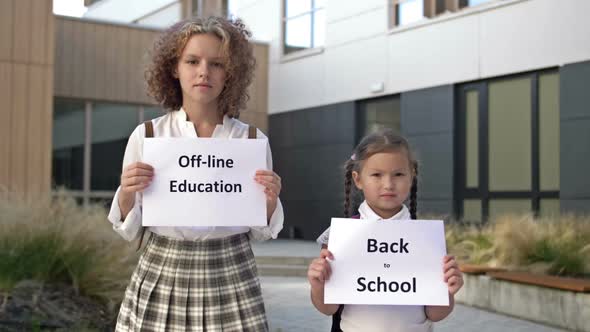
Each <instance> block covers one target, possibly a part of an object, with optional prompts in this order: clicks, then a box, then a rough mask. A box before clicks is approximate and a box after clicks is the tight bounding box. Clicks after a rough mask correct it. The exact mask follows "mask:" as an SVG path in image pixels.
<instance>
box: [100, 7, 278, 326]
mask: <svg viewBox="0 0 590 332" xmlns="http://www.w3.org/2000/svg"><path fill="white" fill-rule="evenodd" d="M250 36H251V35H250V32H249V31H248V30H247V29H246V27H245V26H244V24H243V23H242V22H241V21H240V20H239V19H235V20H228V19H225V18H220V17H210V18H206V19H201V18H194V19H190V20H184V21H181V22H179V23H177V24H174V25H173V26H171V27H170V28H169V29H167V30H166V31H164V33H163V34H162V35H161V36H160V38H159V39H158V40H157V41H156V43H155V45H154V49H153V55H152V62H151V64H150V66H149V67H148V69H147V70H146V79H147V83H148V92H149V93H150V95H152V96H153V97H154V98H155V99H156V101H158V102H159V103H160V104H161V105H162V106H163V107H164V108H165V109H166V110H167V111H168V112H167V114H165V115H163V116H161V117H159V118H156V119H154V120H152V121H148V122H146V123H144V124H143V125H140V126H138V127H137V128H136V129H135V131H134V132H133V133H132V134H131V136H130V138H129V142H128V144H127V148H126V150H125V156H124V159H123V172H122V175H121V185H120V187H119V189H118V190H117V193H116V194H115V197H114V199H113V203H112V207H111V211H110V213H109V217H108V218H109V220H110V221H111V223H112V224H113V228H114V230H115V231H116V232H117V233H119V234H120V235H121V236H122V237H124V238H125V239H126V240H128V241H133V240H135V239H137V238H141V239H140V245H141V240H142V239H143V232H144V230H145V229H144V228H143V227H142V226H141V219H142V209H141V205H142V195H141V192H142V191H143V190H145V189H146V188H147V187H148V186H149V185H150V183H151V180H152V178H153V176H154V169H153V168H152V167H151V166H150V165H148V164H145V163H143V162H142V151H143V141H144V137H154V136H155V137H195V138H199V137H216V138H258V139H266V137H265V136H264V134H263V133H262V132H261V131H259V130H257V129H256V128H254V127H251V126H248V125H246V124H244V123H242V122H240V121H239V120H237V117H238V116H239V112H240V109H243V108H244V107H245V106H246V101H247V100H248V93H247V87H248V85H249V84H250V83H251V82H252V75H253V71H254V66H255V60H254V56H253V52H252V46H251V45H250V44H249V42H248V39H249V37H250ZM267 168H268V170H259V171H257V172H256V174H255V175H253V176H254V178H255V180H256V181H257V182H258V183H260V184H262V185H263V186H264V187H265V194H266V207H267V221H268V225H267V226H265V227H213V226H212V227H149V228H147V230H148V232H149V233H150V234H151V235H150V237H149V240H148V241H147V245H146V248H145V249H144V251H143V252H142V255H141V257H140V260H139V263H138V266H137V267H136V269H135V271H134V273H133V275H132V277H131V281H130V283H129V285H128V287H127V290H126V292H125V297H124V300H123V303H122V304H121V308H120V311H119V316H118V318H117V327H116V331H267V330H268V324H267V321H266V314H265V309H264V303H263V301H262V295H261V290H260V283H259V280H258V275H257V270H256V264H255V261H254V256H253V254H252V250H251V247H250V240H251V239H252V240H266V239H270V238H276V237H277V235H278V233H279V231H280V230H281V229H282V227H283V209H282V206H281V203H280V200H279V199H278V196H279V193H280V191H281V179H280V177H279V176H278V175H277V174H276V173H274V172H273V171H272V158H271V153H270V146H269V145H268V144H267ZM203 208H206V207H203Z"/></svg>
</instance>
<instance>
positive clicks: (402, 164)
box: [307, 130, 463, 332]
mask: <svg viewBox="0 0 590 332" xmlns="http://www.w3.org/2000/svg"><path fill="white" fill-rule="evenodd" d="M345 171H346V173H345V185H344V188H345V190H344V193H345V201H344V215H345V216H346V217H349V216H350V205H351V203H350V195H351V191H352V189H353V188H352V186H353V184H354V186H355V187H356V188H357V189H358V190H359V191H361V192H362V194H363V196H364V198H365V201H364V202H363V203H362V204H361V205H360V206H359V209H358V212H359V214H358V215H354V216H352V217H351V218H355V219H356V218H359V219H369V220H383V221H387V222H395V221H396V220H409V219H416V208H417V200H416V194H417V191H418V181H417V176H418V162H417V161H416V159H415V158H414V156H413V154H412V151H411V149H410V146H409V144H408V142H407V141H406V139H404V138H403V137H400V136H398V135H395V134H394V133H393V131H391V130H381V131H378V132H376V133H373V134H370V135H368V136H367V137H365V138H364V139H363V140H362V141H361V142H360V143H359V145H358V146H357V147H356V148H355V150H354V153H353V154H352V156H351V158H350V159H349V160H348V161H346V164H345ZM408 196H409V198H410V204H409V205H410V208H409V209H408V208H407V207H406V205H404V202H405V201H406V199H407V198H408ZM329 231H330V229H329V228H328V229H327V230H326V231H325V232H324V233H323V234H322V235H321V236H320V237H319V238H318V242H319V243H320V244H322V250H321V252H320V256H319V258H316V259H314V260H313V261H312V263H311V264H310V266H309V269H308V272H307V277H308V280H309V283H310V285H311V300H312V303H313V305H314V306H315V307H316V309H317V310H318V311H320V312H322V313H323V314H326V315H332V316H333V323H332V331H344V332H354V331H395V332H423V331H432V322H434V321H440V320H442V319H444V318H445V317H447V316H448V315H449V314H450V313H451V311H452V310H453V306H454V295H455V293H457V291H458V290H459V289H460V288H461V286H462V285H463V278H462V274H461V272H460V271H459V268H458V266H457V263H456V262H455V258H454V257H453V256H445V257H444V259H443V261H442V262H441V268H442V269H443V272H444V280H445V282H446V283H447V285H448V289H449V305H448V306H409V305H349V304H347V305H338V304H326V303H324V283H325V281H326V280H328V279H329V278H330V273H331V270H330V261H329V260H333V259H335V258H334V256H333V255H332V253H330V251H328V249H327V247H328V240H329ZM336 259H337V258H336Z"/></svg>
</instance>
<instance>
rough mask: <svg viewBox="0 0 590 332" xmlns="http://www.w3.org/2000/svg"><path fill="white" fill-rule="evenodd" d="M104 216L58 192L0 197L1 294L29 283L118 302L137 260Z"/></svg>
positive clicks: (99, 210)
mask: <svg viewBox="0 0 590 332" xmlns="http://www.w3.org/2000/svg"><path fill="white" fill-rule="evenodd" d="M106 215H107V211H106V210H105V208H104V207H102V206H99V205H90V206H88V207H82V206H79V205H78V204H76V202H75V200H74V199H73V198H72V197H70V196H68V195H67V194H64V193H63V192H61V193H59V194H58V195H56V196H54V197H53V198H49V197H47V198H42V199H37V200H25V199H22V198H18V197H15V196H14V195H9V194H7V193H0V218H1V219H0V293H4V294H5V296H6V294H7V293H8V292H10V290H11V289H12V288H13V287H14V285H15V284H16V283H18V282H19V281H22V280H28V279H33V280H38V281H41V282H47V283H54V282H66V283H70V284H71V285H73V286H74V287H75V289H77V290H78V292H79V293H80V294H82V295H86V296H90V297H94V298H98V299H100V300H103V301H106V302H107V303H108V304H111V305H114V304H116V303H118V301H120V299H121V298H122V296H123V294H124V289H125V286H126V285H127V282H128V281H129V278H130V275H131V273H132V269H133V268H134V267H135V265H136V261H137V258H138V255H137V253H136V252H135V251H134V248H133V245H132V244H130V243H128V242H126V241H125V240H123V239H122V238H121V237H120V236H119V235H118V234H116V233H115V232H114V231H113V229H112V226H111V224H110V223H109V221H108V220H107V218H106ZM0 302H1V301H0Z"/></svg>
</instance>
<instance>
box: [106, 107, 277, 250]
mask: <svg viewBox="0 0 590 332" xmlns="http://www.w3.org/2000/svg"><path fill="white" fill-rule="evenodd" d="M152 123H153V126H154V137H195V138H197V137H198V136H197V132H196V130H195V128H194V125H193V123H192V122H190V121H187V115H186V113H185V111H184V110H183V109H182V108H181V109H180V110H178V111H174V112H169V113H167V114H166V115H164V116H161V117H159V118H156V119H154V120H152ZM144 137H145V126H144V125H143V124H141V125H139V126H137V128H135V130H134V131H133V133H132V134H131V136H130V137H129V142H128V143H127V148H126V149H125V156H124V158H123V168H125V167H126V166H127V165H129V164H132V163H134V162H137V161H141V160H142V156H143V140H144ZM211 137H214V138H230V139H231V138H247V137H248V125H247V124H245V123H243V122H241V121H239V120H237V119H233V118H229V117H227V116H224V118H223V124H222V125H220V124H218V125H217V126H216V127H215V130H214V131H213V135H212V136H211ZM256 137H257V138H258V139H265V140H267V153H266V166H267V168H268V169H272V155H271V152H270V145H269V144H268V139H267V137H266V136H265V135H264V134H263V133H262V132H261V131H260V130H257V133H256ZM252 176H254V174H252ZM120 189H121V187H119V188H118V189H117V192H116V193H115V197H114V198H113V202H112V205H111V210H110V212H109V215H108V219H109V221H110V222H111V223H112V224H113V229H114V230H115V231H116V232H117V233H119V234H120V235H121V236H122V237H123V238H125V239H126V240H127V241H133V240H134V239H136V238H137V237H138V235H139V234H140V230H141V213H142V194H141V193H136V194H135V204H134V205H133V209H132V210H131V211H130V212H129V213H128V214H127V216H126V217H125V220H123V221H121V210H120V208H119V200H118V198H119V190H120ZM283 219H284V217H283V206H282V204H281V201H280V200H279V201H278V202H277V207H276V209H275V211H274V213H273V214H272V216H271V218H270V223H269V224H268V226H261V227H258V226H257V227H245V226H239V227H220V226H211V227H201V226H199V227H161V226H158V227H154V226H150V227H148V230H149V231H151V232H153V233H156V234H158V235H162V236H166V237H171V238H175V239H184V240H206V239H216V238H222V237H227V236H231V235H235V234H240V233H246V232H250V238H251V239H253V240H258V241H263V240H268V239H270V238H273V239H276V238H277V235H278V234H279V232H280V231H281V229H282V228H283Z"/></svg>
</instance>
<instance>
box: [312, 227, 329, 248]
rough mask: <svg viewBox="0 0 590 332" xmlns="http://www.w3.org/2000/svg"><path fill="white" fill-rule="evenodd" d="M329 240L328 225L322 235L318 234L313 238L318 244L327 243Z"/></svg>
mask: <svg viewBox="0 0 590 332" xmlns="http://www.w3.org/2000/svg"><path fill="white" fill-rule="evenodd" d="M329 240H330V227H328V229H326V230H325V231H324V232H323V233H322V235H320V236H318V238H317V239H316V240H315V241H316V242H317V243H318V244H325V245H328V241H329Z"/></svg>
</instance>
